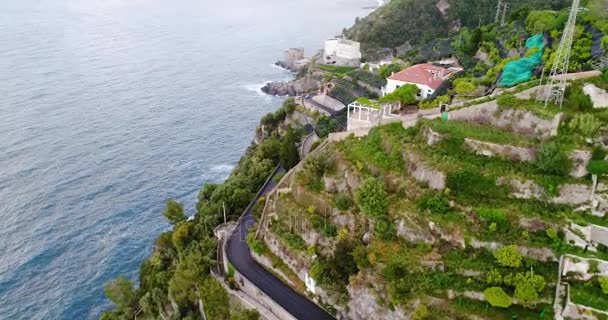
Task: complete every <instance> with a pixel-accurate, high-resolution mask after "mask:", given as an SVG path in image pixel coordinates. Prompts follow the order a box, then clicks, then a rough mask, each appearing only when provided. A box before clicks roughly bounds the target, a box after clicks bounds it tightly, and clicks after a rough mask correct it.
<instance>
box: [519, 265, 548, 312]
mask: <svg viewBox="0 0 608 320" xmlns="http://www.w3.org/2000/svg"><path fill="white" fill-rule="evenodd" d="M514 283H515V298H517V299H518V300H519V301H521V302H522V303H523V304H525V305H530V304H533V303H534V302H536V301H537V300H538V294H539V293H540V292H542V291H543V290H544V289H545V286H546V282H545V278H543V277H542V276H540V275H537V274H534V273H532V272H529V271H528V272H526V273H525V274H524V273H518V274H516V275H515V279H514Z"/></svg>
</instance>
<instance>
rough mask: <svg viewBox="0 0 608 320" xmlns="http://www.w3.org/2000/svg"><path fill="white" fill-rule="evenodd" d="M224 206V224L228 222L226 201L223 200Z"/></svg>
mask: <svg viewBox="0 0 608 320" xmlns="http://www.w3.org/2000/svg"><path fill="white" fill-rule="evenodd" d="M222 208H223V209H224V224H226V203H225V202H224V201H222Z"/></svg>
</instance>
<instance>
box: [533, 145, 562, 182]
mask: <svg viewBox="0 0 608 320" xmlns="http://www.w3.org/2000/svg"><path fill="white" fill-rule="evenodd" d="M535 165H536V168H537V169H538V170H539V171H540V172H542V173H546V174H554V175H562V176H563V175H567V174H568V173H569V172H570V165H571V163H570V159H569V158H568V155H567V154H566V153H565V152H564V151H563V150H562V146H561V145H560V144H558V143H556V142H551V143H545V144H543V145H542V146H541V147H540V149H538V154H537V158H536V163H535Z"/></svg>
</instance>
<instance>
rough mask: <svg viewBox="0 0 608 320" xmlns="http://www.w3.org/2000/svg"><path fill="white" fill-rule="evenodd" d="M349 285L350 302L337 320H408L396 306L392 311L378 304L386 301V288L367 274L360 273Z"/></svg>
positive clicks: (381, 282)
mask: <svg viewBox="0 0 608 320" xmlns="http://www.w3.org/2000/svg"><path fill="white" fill-rule="evenodd" d="M356 277H357V278H356V279H355V281H353V282H352V283H351V284H350V285H348V293H349V295H350V298H351V299H350V300H349V301H348V305H347V308H345V310H344V311H342V312H341V313H340V314H339V317H338V319H353V320H362V319H366V320H400V319H408V317H407V315H406V313H405V312H403V310H402V309H401V308H400V307H399V306H397V307H395V308H394V310H391V308H388V306H386V305H383V304H381V303H379V301H387V300H388V297H387V294H386V287H385V286H384V284H383V281H379V279H377V278H376V277H375V276H374V275H372V274H369V273H368V272H363V271H362V272H360V273H359V274H358V275H357V276H356Z"/></svg>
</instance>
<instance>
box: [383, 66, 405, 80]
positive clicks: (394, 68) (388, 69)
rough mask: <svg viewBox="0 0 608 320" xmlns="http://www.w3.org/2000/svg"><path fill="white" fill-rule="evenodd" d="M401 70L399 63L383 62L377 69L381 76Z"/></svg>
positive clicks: (388, 75) (387, 75) (385, 76)
mask: <svg viewBox="0 0 608 320" xmlns="http://www.w3.org/2000/svg"><path fill="white" fill-rule="evenodd" d="M401 70H403V67H402V66H401V65H399V64H397V63H389V64H385V65H383V66H382V67H380V70H378V74H379V75H380V76H381V77H382V78H388V77H390V76H391V75H392V74H393V73H397V72H399V71H401Z"/></svg>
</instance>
